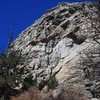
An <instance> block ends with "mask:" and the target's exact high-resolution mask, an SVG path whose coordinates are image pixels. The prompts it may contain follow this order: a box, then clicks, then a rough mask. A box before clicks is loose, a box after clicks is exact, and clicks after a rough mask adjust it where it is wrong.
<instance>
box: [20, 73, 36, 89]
mask: <svg viewBox="0 0 100 100" xmlns="http://www.w3.org/2000/svg"><path fill="white" fill-rule="evenodd" d="M36 84H37V79H34V80H33V76H32V74H29V75H28V76H27V77H26V78H25V79H24V81H23V82H22V90H28V88H30V86H36Z"/></svg>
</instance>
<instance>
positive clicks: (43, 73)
mask: <svg viewBox="0 0 100 100" xmlns="http://www.w3.org/2000/svg"><path fill="white" fill-rule="evenodd" d="M96 10H97V9H96V7H95V6H94V5H93V3H91V2H85V3H67V2H65V3H60V4H58V5H57V6H56V7H54V8H52V9H50V10H48V11H47V12H46V13H45V14H44V15H43V16H42V17H41V18H40V19H38V20H37V21H36V22H35V23H34V24H33V25H31V26H30V27H28V28H27V29H26V30H24V31H23V32H22V33H21V34H20V35H19V36H18V38H17V39H16V40H15V41H14V43H13V44H12V45H13V46H14V49H15V50H21V53H22V55H23V59H24V62H23V64H22V65H19V67H20V68H21V69H23V70H24V72H25V75H24V77H25V76H27V75H28V74H29V73H32V75H33V77H34V79H35V78H37V84H39V85H41V84H42V90H43V91H46V90H47V87H46V82H47V81H48V80H49V78H50V76H51V74H55V75H56V79H57V81H58V84H59V86H58V87H59V88H61V87H64V88H65V87H75V88H79V87H80V90H82V91H83V92H84V94H85V95H86V96H87V97H89V98H93V97H94V96H93V94H92V92H91V87H93V86H94V84H95V87H96V84H99V82H97V81H95V83H94V84H93V82H94V81H93V82H92V81H91V80H89V79H87V78H85V74H86V73H85V72H84V71H83V69H82V68H81V65H80V64H79V63H80V59H81V53H82V52H84V51H85V50H88V49H90V48H93V47H96V45H98V44H97V42H95V41H94V40H93V37H92V36H93V35H94V29H93V27H92V24H91V18H96V17H97V15H96V13H95V12H93V11H96ZM90 16H91V18H89V17H90ZM96 82H97V83H96ZM90 83H91V84H90ZM86 86H88V88H89V90H87V87H86ZM95 87H94V88H95ZM99 95H100V94H99ZM82 100H83V99H82Z"/></svg>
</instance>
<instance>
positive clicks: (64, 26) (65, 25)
mask: <svg viewBox="0 0 100 100" xmlns="http://www.w3.org/2000/svg"><path fill="white" fill-rule="evenodd" d="M69 23H70V21H67V22H65V23H64V24H63V25H62V26H61V27H62V28H63V29H64V30H65V29H66V28H67V27H68V25H69Z"/></svg>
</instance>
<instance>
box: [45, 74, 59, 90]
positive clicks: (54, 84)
mask: <svg viewBox="0 0 100 100" xmlns="http://www.w3.org/2000/svg"><path fill="white" fill-rule="evenodd" d="M47 86H48V88H49V89H55V88H56V87H57V86H58V81H57V79H56V77H55V75H51V76H50V79H49V81H48V83H47Z"/></svg>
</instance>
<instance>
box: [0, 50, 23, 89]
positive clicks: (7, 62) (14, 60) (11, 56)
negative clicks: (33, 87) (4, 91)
mask: <svg viewBox="0 0 100 100" xmlns="http://www.w3.org/2000/svg"><path fill="white" fill-rule="evenodd" d="M21 62H22V57H21V54H20V52H19V51H14V50H9V52H7V53H4V54H2V55H1V56H0V86H1V85H5V84H8V85H9V86H10V87H12V88H15V87H16V86H17V85H18V84H19V83H20V82H21V81H22V79H21V74H22V72H20V69H19V68H18V67H17V65H18V64H20V63H21Z"/></svg>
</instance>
